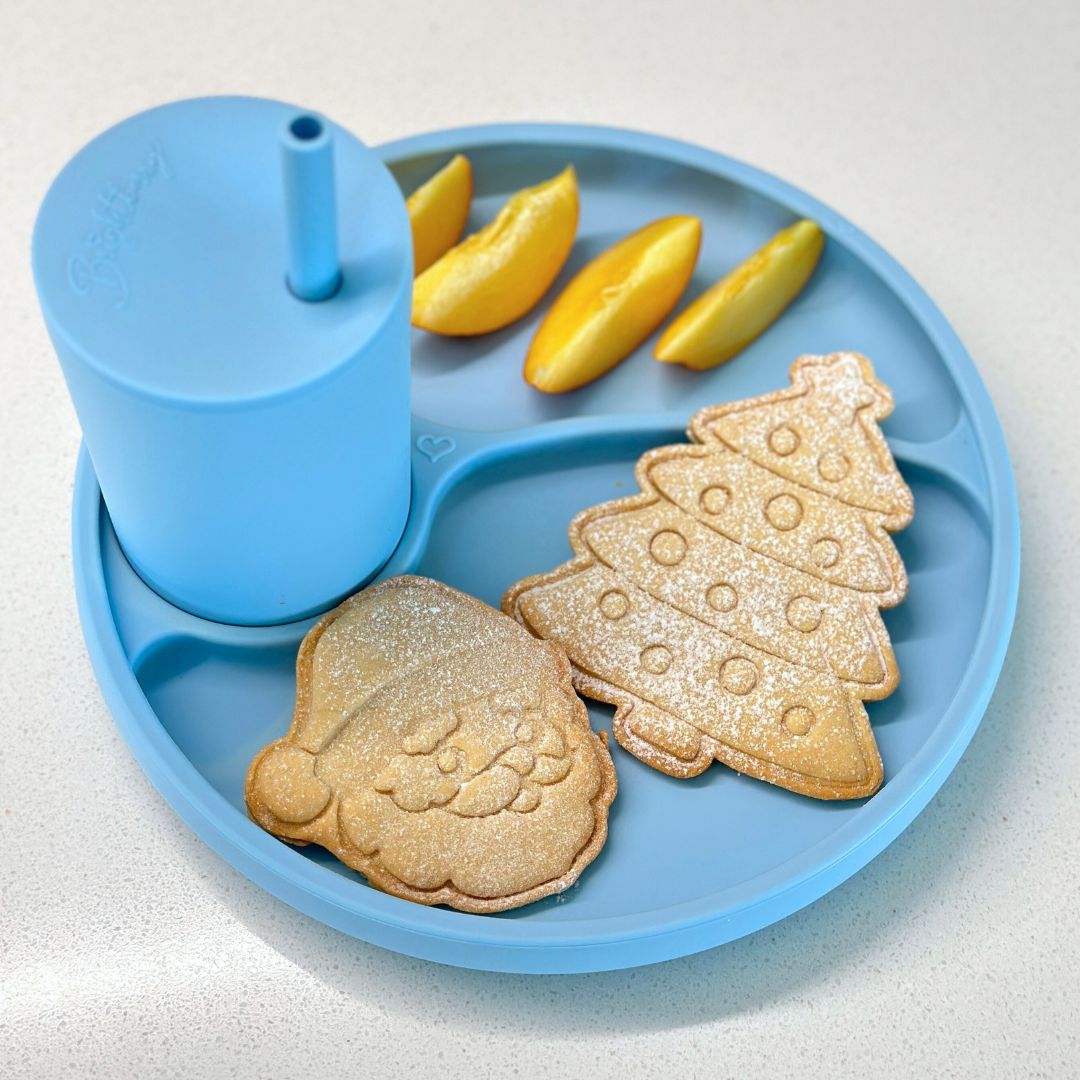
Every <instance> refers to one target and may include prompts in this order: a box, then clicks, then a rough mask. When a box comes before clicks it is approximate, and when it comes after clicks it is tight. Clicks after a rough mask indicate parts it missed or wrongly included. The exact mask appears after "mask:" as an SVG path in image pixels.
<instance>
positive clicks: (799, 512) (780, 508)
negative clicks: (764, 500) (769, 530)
mask: <svg viewBox="0 0 1080 1080" xmlns="http://www.w3.org/2000/svg"><path fill="white" fill-rule="evenodd" d="M802 516H803V508H802V503H801V502H799V500H798V499H796V498H795V496H794V495H788V494H783V495H774V496H773V497H772V498H771V499H770V500H769V502H768V504H767V505H766V507H765V517H766V518H767V519H768V521H769V524H770V525H771V526H772V527H773V528H774V529H779V530H780V531H781V532H787V531H788V530H789V529H794V528H795V526H796V525H798V524H799V522H800V521H802Z"/></svg>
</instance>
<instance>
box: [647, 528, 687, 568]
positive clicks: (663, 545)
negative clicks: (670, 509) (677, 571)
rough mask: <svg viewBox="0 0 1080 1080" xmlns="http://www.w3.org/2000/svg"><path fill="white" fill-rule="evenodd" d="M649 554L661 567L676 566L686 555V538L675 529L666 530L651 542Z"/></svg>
mask: <svg viewBox="0 0 1080 1080" xmlns="http://www.w3.org/2000/svg"><path fill="white" fill-rule="evenodd" d="M649 554H650V555H652V557H653V558H654V559H655V560H656V561H657V562H658V563H660V565H661V566H675V565H676V564H677V563H680V562H682V560H683V556H684V555H685V554H686V537H684V536H683V534H682V533H679V532H676V531H675V530H674V529H664V530H662V531H661V532H658V533H657V534H656V535H655V536H654V537H653V538H652V540H650V541H649Z"/></svg>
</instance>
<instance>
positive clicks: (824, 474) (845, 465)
mask: <svg viewBox="0 0 1080 1080" xmlns="http://www.w3.org/2000/svg"><path fill="white" fill-rule="evenodd" d="M817 470H818V473H819V474H820V476H821V479H822V480H828V481H829V483H831V484H836V483H839V482H840V481H841V480H843V479H844V477H845V476H847V474H848V473H849V472H850V471H851V462H850V461H848V459H847V458H846V457H845V456H844V455H843V454H842V453H840V451H839V450H826V451H825V453H824V454H822V455H821V457H820V458H819V460H818V465H817Z"/></svg>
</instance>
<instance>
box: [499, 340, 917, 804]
mask: <svg viewBox="0 0 1080 1080" xmlns="http://www.w3.org/2000/svg"><path fill="white" fill-rule="evenodd" d="M791 378H792V385H791V387H789V388H787V389H785V390H780V391H777V392H776V393H772V394H767V395H765V396H763V397H759V398H753V399H750V400H747V401H741V402H734V403H731V404H727V405H718V406H715V407H712V408H708V409H704V410H702V411H701V412H699V413H698V414H697V415H696V416H694V418H693V419H692V421H691V424H690V435H691V438H692V439H693V440H694V443H693V444H689V445H688V444H683V445H678V446H666V447H661V448H659V449H657V450H653V451H650V452H649V453H647V454H645V455H644V457H642V459H641V460H640V461H639V463H638V467H637V479H638V483H639V485H640V487H641V493H640V494H639V495H635V496H632V497H630V498H626V499H620V500H618V501H616V502H611V503H605V504H604V505H602V506H596V507H593V508H591V509H589V510H586V511H584V512H583V513H581V514H579V515H578V516H577V517H576V518H575V519H574V521H573V522H572V523H571V526H570V541H571V544H572V546H573V548H574V551H575V552H576V557H575V558H574V559H573V560H572V561H571V562H568V563H566V564H564V565H563V566H560V567H558V568H557V569H555V570H553V571H552V572H550V573H547V574H541V575H538V576H536V577H531V578H527V579H525V580H524V581H521V582H518V583H517V584H516V585H514V586H513V587H512V588H511V589H510V590H509V592H508V593H507V594H506V597H505V599H504V601H503V609H504V610H505V611H506V612H507V613H508V614H511V615H513V616H514V617H515V618H516V619H518V621H520V622H521V623H522V624H523V625H525V626H526V627H528V629H529V630H531V631H532V632H533V633H534V634H536V635H537V636H538V637H541V638H546V639H548V640H551V641H555V642H557V643H558V644H560V645H562V646H563V647H564V648H565V649H566V651H567V653H568V655H569V656H570V659H571V662H572V663H573V665H574V682H575V685H576V686H577V688H578V689H579V690H580V691H581V692H582V693H584V694H586V695H587V696H589V697H594V698H597V699H599V700H602V701H607V702H610V703H612V704H614V705H616V706H617V707H618V708H617V711H616V713H615V718H614V721H613V731H614V733H615V737H616V738H617V739H618V741H619V742H620V743H621V744H622V745H623V746H624V747H625V748H626V749H627V750H629V751H630V752H631V753H633V754H635V755H636V756H637V757H639V758H641V760H642V761H645V762H647V763H648V764H650V765H652V766H654V767H656V768H657V769H660V770H662V771H663V772H666V773H670V774H671V775H673V776H682V777H686V776H695V775H697V774H698V773H701V772H702V771H703V770H704V769H706V768H707V767H708V766H709V764H710V763H711V762H712V761H713V760H714V759H715V760H718V761H722V762H724V763H725V764H727V765H730V766H731V767H732V768H735V769H737V770H739V771H740V772H743V773H746V774H748V775H750V776H755V777H758V778H760V779H762V780H768V781H770V782H771V783H774V784H778V785H780V786H781V787H785V788H788V789H790V790H792V791H797V792H801V793H803V794H806V795H812V796H816V797H818V798H826V799H851V798H860V797H862V796H866V795H870V794H872V793H873V792H874V791H876V790H877V788H878V787H879V786H880V784H881V781H882V778H883V770H882V764H881V758H880V755H879V754H878V750H877V746H876V743H875V741H874V736H873V732H872V731H871V728H870V723H869V720H868V718H867V715H866V710H865V708H864V707H863V704H862V702H863V701H864V700H870V699H876V698H882V697H885V696H886V695H887V694H889V693H891V692H892V691H893V689H895V687H896V684H897V680H898V672H897V667H896V660H895V657H894V656H893V651H892V648H891V645H890V642H889V637H888V633H887V632H886V630H885V626H884V624H883V623H882V621H881V616H880V613H879V609H880V608H883V607H891V606H892V605H894V604H897V603H899V602H900V600H902V599H903V597H904V595H905V593H906V591H907V576H906V574H905V572H904V566H903V563H902V562H901V560H900V556H899V554H898V552H897V551H896V548H895V547H894V545H893V543H892V541H891V539H890V537H889V533H890V532H892V531H895V530H897V529H901V528H903V527H904V526H905V525H907V524H908V522H909V521H910V520H911V516H912V497H911V492H910V490H909V489H908V487H907V485H906V484H905V483H904V481H903V479H902V478H901V477H900V474H899V472H898V471H897V469H896V465H895V463H894V461H893V459H892V455H891V454H890V452H889V448H888V446H887V445H886V443H885V440H884V437H883V436H882V434H881V430H880V429H879V427H878V425H877V422H878V421H879V420H880V419H881V418H882V417H884V416H887V415H888V414H889V412H891V410H892V397H891V395H890V393H889V391H888V389H887V388H886V387H885V386H884V385H882V384H881V383H880V382H878V381H877V379H876V378H875V377H874V373H873V369H872V368H871V366H870V362H869V361H868V360H867V359H866V358H865V357H862V356H859V355H857V354H854V353H834V354H832V355H830V356H803V357H800V358H799V359H798V360H796V361H795V363H794V365H793V367H792V370H791Z"/></svg>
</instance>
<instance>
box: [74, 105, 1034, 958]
mask: <svg viewBox="0 0 1080 1080" xmlns="http://www.w3.org/2000/svg"><path fill="white" fill-rule="evenodd" d="M556 142H558V143H562V144H564V145H571V146H573V145H577V146H588V147H597V146H602V147H604V148H609V149H613V150H616V151H622V152H638V153H643V154H646V155H648V156H652V157H662V158H665V159H667V160H670V161H673V162H675V163H679V164H684V165H688V166H691V167H695V168H700V169H703V170H705V171H707V172H709V173H711V174H713V175H719V176H720V177H722V178H724V179H726V180H729V181H731V182H733V183H736V184H739V185H740V186H744V187H748V188H750V189H751V190H754V191H756V192H758V193H760V194H762V195H764V196H765V197H767V198H770V199H773V200H774V201H777V202H780V203H782V204H784V205H786V206H788V208H789V209H791V210H793V211H794V212H797V213H799V214H801V215H802V216H806V217H812V218H814V219H815V220H817V221H818V222H819V223H820V224H821V225H822V227H823V228H824V229H825V232H826V234H827V235H828V236H829V237H830V240H831V241H838V242H840V243H841V244H843V245H844V246H845V247H847V248H848V249H849V250H850V251H851V252H852V253H853V254H854V255H855V257H856V258H858V259H859V260H860V261H861V262H862V263H863V264H864V265H866V266H868V267H869V268H870V269H872V270H873V271H874V272H875V273H876V274H877V275H878V277H879V278H880V279H881V280H882V282H883V284H884V285H885V286H886V287H887V288H888V289H889V291H890V292H891V293H892V294H893V295H894V296H896V297H897V298H898V299H899V300H900V301H901V303H903V305H904V307H905V308H906V309H907V310H908V312H909V314H910V315H911V316H912V318H913V319H914V320H915V321H916V322H917V323H918V324H919V326H920V327H921V328H922V329H923V331H924V332H925V333H926V334H927V336H928V337H929V338H930V340H931V342H932V344H933V346H934V348H935V351H936V352H937V354H938V357H939V359H940V360H941V361H942V362H943V363H944V365H945V367H946V369H947V370H948V374H949V376H950V379H951V381H952V382H953V384H954V385H955V387H956V390H957V392H958V393H959V394H960V396H961V400H962V403H963V406H964V413H965V414H966V415H967V417H968V420H969V423H970V426H971V429H972V432H973V435H974V437H975V439H976V442H977V446H978V450H979V460H980V463H981V465H982V467H983V469H984V472H985V474H986V481H987V490H988V498H989V508H988V509H989V512H988V520H989V526H990V539H991V550H990V565H989V569H988V573H989V584H988V589H987V593H986V599H985V603H984V608H983V615H982V619H981V622H980V626H979V631H978V634H977V635H976V639H975V644H974V646H973V648H972V653H971V660H970V661H969V664H968V668H967V670H966V672H965V673H964V675H963V677H962V678H961V681H960V683H959V685H958V686H957V689H956V691H955V693H954V695H953V697H952V699H951V701H950V702H949V704H948V706H947V707H946V708H945V710H944V711H943V713H942V716H941V719H940V720H939V722H938V724H937V726H936V727H935V729H934V731H933V732H932V733H931V736H930V737H929V738H928V739H927V740H926V742H925V743H924V744H923V745H922V747H920V749H919V751H918V752H917V753H916V754H915V756H914V757H913V758H912V759H911V760H910V761H908V762H907V763H906V764H905V765H904V766H903V768H901V769H900V770H899V771H898V772H897V773H896V774H894V775H893V776H892V777H890V781H889V783H888V784H886V785H885V787H883V788H882V789H881V791H879V792H878V794H877V795H875V796H873V797H872V799H871V800H869V801H868V802H867V803H866V804H865V806H864V807H863V808H862V809H863V812H861V813H860V814H858V815H856V816H854V817H853V818H852V820H851V821H849V822H847V823H845V824H844V825H842V826H841V827H840V828H839V829H837V830H835V831H834V832H832V833H830V834H829V835H828V836H827V837H825V838H824V839H822V840H820V841H818V842H816V843H815V844H813V845H811V846H810V847H809V848H806V849H805V850H803V851H802V852H800V853H799V855H798V856H795V857H794V858H792V859H788V860H786V861H785V862H783V863H780V864H779V865H778V866H776V867H773V868H772V869H770V870H768V871H766V872H764V873H762V874H759V875H756V876H754V877H752V878H749V879H747V880H745V881H743V882H740V883H738V884H737V885H734V886H728V887H727V888H725V889H723V890H721V891H719V892H714V893H710V894H708V895H707V896H704V897H698V898H696V899H694V900H690V901H683V902H681V903H679V904H676V905H671V906H668V907H664V908H656V909H652V910H651V911H649V912H646V913H635V914H631V915H621V916H615V917H612V918H610V919H602V918H592V919H583V920H576V921H575V920H568V921H565V922H558V923H551V924H547V925H538V924H535V923H532V924H528V923H522V922H519V921H518V920H514V919H478V918H477V917H476V916H473V915H467V914H464V913H460V912H454V911H448V910H445V909H441V908H428V907H423V906H421V905H417V904H411V903H409V902H407V901H404V900H399V899H397V898H396V897H391V896H388V895H386V894H383V893H380V892H378V891H377V890H374V889H370V888H363V889H359V890H358V889H357V888H356V883H355V882H353V881H351V880H350V879H348V878H346V877H343V876H342V875H340V874H337V873H335V872H334V871H332V870H330V869H328V868H326V867H322V866H319V865H318V864H314V863H312V862H311V861H310V860H308V859H305V858H304V857H303V856H302V855H300V854H298V853H297V852H294V851H292V850H291V849H288V848H286V847H285V845H282V844H281V843H280V842H278V841H277V840H275V839H274V838H273V837H270V836H268V835H267V834H265V833H263V832H262V830H260V829H259V828H258V826H256V825H255V824H254V823H252V822H251V821H250V820H248V819H247V817H246V816H244V815H243V814H242V813H241V812H240V811H239V810H238V809H237V808H236V807H234V806H233V805H232V804H231V803H229V802H228V801H227V800H226V799H225V798H224V796H222V795H221V794H220V793H219V792H218V791H217V790H216V789H214V788H213V787H212V785H210V783H209V781H208V780H206V778H205V777H204V776H203V775H202V774H201V773H200V772H199V771H198V770H197V769H196V768H195V766H194V765H193V764H192V763H191V762H190V761H189V759H188V758H187V757H186V756H185V755H184V754H183V753H182V751H181V750H180V749H179V747H177V745H176V744H175V743H174V742H173V741H172V739H171V737H170V736H169V735H168V733H167V732H166V730H165V728H164V726H163V725H162V724H161V722H160V720H159V719H158V718H157V716H156V714H155V713H154V712H153V710H152V708H151V707H150V704H149V702H148V701H147V699H146V697H145V695H143V693H142V690H141V687H140V686H139V684H138V682H137V679H136V678H135V675H134V671H133V669H132V667H131V665H130V664H129V662H128V660H127V656H126V653H125V651H124V649H123V645H122V643H121V641H120V636H119V631H118V629H117V626H116V623H115V621H114V620H113V618H112V605H111V601H110V598H109V594H108V589H107V586H106V582H105V574H104V563H103V557H102V550H101V538H102V528H103V526H104V525H105V521H106V519H107V512H105V513H103V510H104V508H103V504H102V500H101V494H100V490H99V488H98V485H97V482H96V478H95V476H94V473H93V467H92V464H91V463H90V460H89V456H88V454H87V452H86V450H85V447H84V448H83V449H82V451H81V453H80V460H79V466H78V473H77V477H76V484H75V493H74V502H73V512H72V526H73V538H72V543H73V556H74V557H73V568H74V572H75V585H76V593H77V598H78V604H79V611H80V617H81V620H82V625H83V630H84V636H85V638H86V642H87V647H88V651H89V653H90V655H91V659H92V661H93V666H94V669H95V672H96V674H97V677H98V680H99V683H100V685H101V688H102V691H103V694H104V697H105V699H106V702H107V704H108V705H109V706H110V711H111V712H112V714H113V717H114V720H115V722H116V723H117V726H118V727H119V728H120V730H121V733H122V734H123V735H124V737H125V740H126V741H127V742H128V744H129V747H130V749H131V750H132V752H133V754H134V756H135V757H136V759H137V760H138V762H139V764H140V765H141V767H142V768H143V770H144V771H145V772H146V774H147V776H148V778H149V779H150V780H151V782H152V783H153V784H154V785H155V786H156V787H157V788H158V790H159V791H161V793H162V794H163V796H164V797H165V798H166V800H167V801H168V802H169V803H170V805H171V806H172V807H173V809H174V810H175V811H176V812H177V813H178V814H179V815H180V816H181V818H183V819H184V820H185V821H186V822H187V823H188V825H189V826H191V828H192V829H193V830H194V831H195V832H196V834H197V835H199V836H200V837H201V838H202V839H203V840H204V841H205V842H207V843H208V844H209V845H210V846H211V847H212V848H213V849H214V850H215V851H217V852H218V854H220V855H222V857H224V858H225V859H226V860H227V861H228V862H230V863H232V864H233V865H234V866H236V867H237V868H238V869H240V870H241V872H243V873H245V874H246V875H247V876H248V877H250V878H252V879H253V880H255V881H256V882H257V883H258V884H260V885H261V886H262V887H263V888H265V889H267V891H269V892H271V893H272V894H274V895H276V896H278V897H279V898H280V899H283V900H285V901H286V902H287V903H290V904H292V906H294V907H299V908H300V909H301V910H305V911H306V912H307V913H308V914H310V915H313V916H314V917H316V918H319V919H320V920H321V921H324V922H327V923H328V924H329V925H332V926H336V927H337V928H338V929H341V930H343V931H344V932H347V933H350V934H353V935H354V936H357V937H361V938H363V939H365V940H368V941H371V942H373V943H375V944H381V945H385V946H386V947H390V948H393V949H396V950H397V951H400V952H406V953H409V954H411V955H414V956H420V957H424V958H427V959H432V960H438V961H440V962H443V963H450V964H455V965H458V966H463V967H472V968H487V969H492V970H507V971H520V972H529V971H550V972H556V971H566V972H569V971H598V970H607V969H613V968H619V967H631V966H636V965H639V964H642V963H651V962H655V961H658V960H662V959H669V958H673V957H675V956H680V955H685V954H687V953H691V952H696V951H700V950H702V949H706V948H710V947H713V946H716V945H720V944H723V943H725V942H727V941H731V940H734V939H735V938H738V937H741V936H744V935H745V934H748V933H752V932H754V931H755V930H758V929H761V928H762V927H763V926H766V925H769V924H771V923H772V922H775V921H778V920H779V919H781V918H783V917H785V916H787V915H789V914H791V913H793V912H794V911H796V910H798V909H800V908H802V907H804V906H806V905H807V904H809V903H812V902H813V901H814V900H817V899H819V898H820V897H821V896H823V895H824V894H825V893H827V892H828V891H830V890H831V889H832V888H834V887H835V886H836V885H838V884H840V883H841V882H842V881H844V880H846V879H847V878H848V877H850V876H851V875H853V874H854V873H856V872H857V871H858V870H860V869H861V868H862V867H863V866H865V865H866V864H867V863H868V862H869V861H870V860H871V859H872V858H873V857H874V856H875V855H877V854H878V853H879V852H880V851H881V850H883V849H884V847H886V846H887V845H888V844H889V843H890V842H891V841H892V840H894V839H895V838H896V837H897V836H898V835H899V834H900V833H901V832H902V831H903V830H904V829H905V828H906V827H907V826H908V825H909V824H910V823H911V821H912V820H913V819H914V818H915V816H916V815H917V814H918V813H919V812H920V811H921V810H922V809H923V808H924V807H925V805H926V804H927V803H928V802H929V800H930V799H931V798H932V796H933V795H934V794H935V793H936V792H937V790H938V789H939V788H940V786H941V784H942V783H943V782H944V780H945V779H946V777H947V776H948V775H949V773H951V771H952V769H953V768H954V766H955V764H956V762H957V761H958V760H959V758H960V755H961V754H962V753H963V751H964V749H965V748H966V746H967V745H968V743H969V742H970V740H971V738H972V736H973V735H974V732H975V730H976V729H977V727H978V725H979V723H980V722H981V720H982V716H983V714H984V712H985V710H986V707H987V705H988V704H989V700H990V697H991V695H992V693H993V690H994V687H995V685H996V683H997V679H998V676H999V675H1000V671H1001V667H1002V664H1003V662H1004V657H1005V652H1006V649H1007V647H1008V643H1009V638H1010V635H1011V631H1012V626H1013V623H1014V619H1015V611H1016V603H1017V594H1018V588H1019V576H1020V523H1019V513H1018V509H1017V498H1016V489H1015V481H1014V477H1013V471H1012V466H1011V463H1010V460H1009V454H1008V450H1007V447H1006V444H1005V438H1004V434H1003V432H1002V430H1001V425H1000V422H999V420H998V418H997V414H996V412H995V410H994V408H993V405H992V403H991V401H990V398H989V395H988V393H987V391H986V388H985V386H984V385H983V383H982V380H981V378H980V376H979V374H978V372H977V370H976V368H975V365H974V363H973V361H972V360H971V358H970V356H969V355H968V353H967V351H966V350H965V349H964V346H963V345H962V343H961V342H960V340H959V338H958V337H957V335H956V334H955V332H954V331H953V330H952V328H951V326H950V325H949V324H948V322H947V321H946V319H945V317H944V316H943V315H942V313H941V312H940V311H939V310H938V308H937V306H936V305H935V304H934V303H933V301H932V300H931V299H930V297H929V295H928V294H927V293H926V292H925V290H924V289H923V288H922V287H921V286H919V285H918V284H917V283H916V282H915V280H914V279H913V278H912V277H911V275H909V274H908V273H907V271H905V270H904V269H903V268H902V267H901V266H900V264H899V263H898V262H896V260H895V259H894V258H893V257H892V256H891V255H889V254H888V253H887V252H886V251H885V250H884V249H883V248H881V247H880V245H878V244H877V243H876V242H875V241H873V240H872V239H871V238H870V237H869V236H867V235H866V234H865V233H864V232H862V231H861V230H859V229H857V228H856V227H855V226H854V225H852V224H851V223H850V222H848V221H847V220H846V219H845V218H843V217H842V216H841V215H840V214H838V213H836V212H835V211H833V210H831V209H830V208H829V207H827V206H825V205H824V204H823V203H821V202H819V201H818V200H817V199H815V198H814V197H813V196H810V195H808V194H806V193H805V192H803V191H801V190H800V189H798V188H796V187H794V186H793V185H791V184H788V183H787V182H786V181H782V180H780V179H778V178H777V177H774V176H772V175H771V174H769V173H767V172H764V171H763V170H760V169H758V168H756V167H754V166H751V165H747V164H745V163H743V162H739V161H736V160H735V159H732V158H730V157H727V156H725V155H723V154H720V153H718V152H716V151H713V150H709V149H706V148H705V147H701V146H696V145H694V144H691V143H686V142H682V141H680V140H676V139H672V138H669V137H666V136H660V135H651V134H647V133H643V132H638V131H633V130H627V129H622V128H612V127H598V126H593V125H579V124H551V123H540V124H535V123H529V124H521V123H511V124H485V125H473V126H466V127H456V128H448V129H443V130H439V131H434V132H429V133H425V134H419V135H411V136H407V137H405V138H401V139H397V140H394V141H392V142H389V143H386V144H383V145H382V146H379V147H376V148H375V150H376V152H377V153H378V154H379V155H380V157H382V159H383V161H384V162H385V163H387V164H388V165H391V164H393V163H394V161H396V160H398V159H400V158H402V157H404V156H408V155H415V154H418V153H440V152H449V151H451V150H453V151H464V152H468V150H469V149H470V148H475V147H479V146H483V145H499V144H503V145H505V144H507V143H511V144H513V143H517V144H523V143H528V144H537V143H549V144H551V143H556ZM624 419H626V420H630V419H631V418H630V417H625V418H624ZM533 431H535V429H525V431H524V432H523V435H522V442H525V441H527V440H528V438H529V437H530V436H531V433H532V432H533ZM902 780H903V781H904V782H903V783H900V781H902ZM292 860H297V861H296V862H293V861H292ZM721 899H722V903H721ZM660 915H662V916H664V917H663V918H662V919H658V918H657V916H660ZM525 926H528V935H527V938H526V936H525V935H523V934H522V932H521V928H522V927H525ZM364 930H370V933H365V932H363V931H364ZM387 935H389V936H392V937H394V938H395V939H396V940H394V941H393V942H387V941H386V940H385V938H386V936H387ZM380 938H382V940H380Z"/></svg>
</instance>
